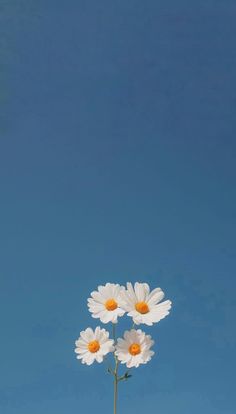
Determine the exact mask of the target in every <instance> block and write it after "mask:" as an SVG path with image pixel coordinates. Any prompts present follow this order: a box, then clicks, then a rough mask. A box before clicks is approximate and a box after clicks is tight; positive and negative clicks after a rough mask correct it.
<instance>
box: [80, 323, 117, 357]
mask: <svg viewBox="0 0 236 414" xmlns="http://www.w3.org/2000/svg"><path fill="white" fill-rule="evenodd" d="M113 344H114V341H113V339H109V332H107V331H106V330H105V329H101V328H100V326H97V328H96V329H95V331H93V330H92V329H91V328H87V329H86V330H85V331H82V332H80V337H79V339H77V341H75V345H76V349H75V352H76V354H78V355H77V358H78V359H82V364H87V365H91V364H92V363H93V362H94V361H95V360H96V361H97V362H102V361H103V357H104V355H107V354H108V353H109V352H113V351H114V346H113Z"/></svg>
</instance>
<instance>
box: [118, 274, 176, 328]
mask: <svg viewBox="0 0 236 414" xmlns="http://www.w3.org/2000/svg"><path fill="white" fill-rule="evenodd" d="M163 298H164V293H163V291H162V290H161V289H160V288H156V289H154V290H153V291H152V292H150V288H149V286H148V284H147V283H138V282H136V283H135V285H134V288H133V286H132V284H131V283H129V282H128V283H127V290H125V291H123V292H122V302H121V306H122V307H123V308H124V309H125V310H126V311H127V312H128V316H131V317H132V318H133V321H134V323H135V324H136V325H139V324H140V323H144V324H146V325H153V323H155V322H159V321H160V320H161V319H163V318H165V316H167V315H168V314H169V313H170V312H169V310H170V308H171V301H170V300H165V301H164V302H161V303H159V302H160V301H161V300H162V299H163Z"/></svg>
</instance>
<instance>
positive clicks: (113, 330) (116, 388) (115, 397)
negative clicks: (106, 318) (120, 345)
mask: <svg viewBox="0 0 236 414" xmlns="http://www.w3.org/2000/svg"><path fill="white" fill-rule="evenodd" d="M112 334H113V339H114V343H115V344H116V325H115V324H114V323H113V324H112ZM114 359H115V369H114V414H117V395H118V365H119V361H118V359H117V357H116V355H115V353H114Z"/></svg>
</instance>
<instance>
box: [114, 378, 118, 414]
mask: <svg viewBox="0 0 236 414" xmlns="http://www.w3.org/2000/svg"><path fill="white" fill-rule="evenodd" d="M117 393H118V378H117V371H116V372H115V375H114V414H116V413H117Z"/></svg>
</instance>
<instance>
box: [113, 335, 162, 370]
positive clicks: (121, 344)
mask: <svg viewBox="0 0 236 414" xmlns="http://www.w3.org/2000/svg"><path fill="white" fill-rule="evenodd" d="M153 344H154V341H153V340H152V339H151V336H150V335H145V333H144V332H143V331H141V329H138V330H137V331H136V330H135V329H131V331H125V333H124V339H121V338H118V340H117V345H116V351H115V354H116V356H117V358H118V360H119V361H120V362H121V364H126V366H127V367H128V368H132V367H135V368H137V367H138V366H139V365H140V364H146V363H147V362H148V361H150V359H151V357H152V356H153V355H154V352H153V351H151V350H150V348H151V346H152V345H153Z"/></svg>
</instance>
